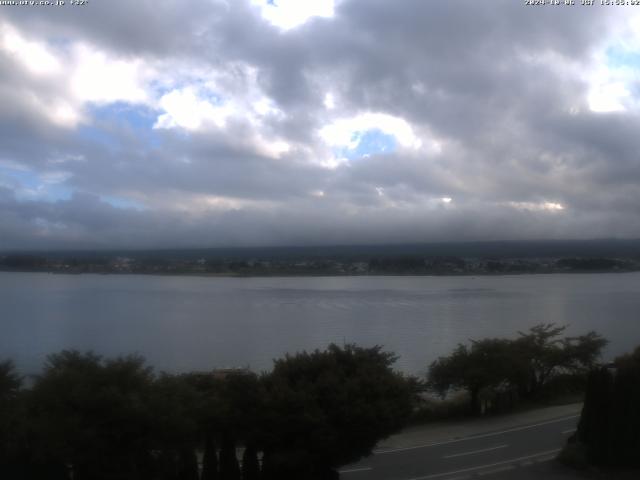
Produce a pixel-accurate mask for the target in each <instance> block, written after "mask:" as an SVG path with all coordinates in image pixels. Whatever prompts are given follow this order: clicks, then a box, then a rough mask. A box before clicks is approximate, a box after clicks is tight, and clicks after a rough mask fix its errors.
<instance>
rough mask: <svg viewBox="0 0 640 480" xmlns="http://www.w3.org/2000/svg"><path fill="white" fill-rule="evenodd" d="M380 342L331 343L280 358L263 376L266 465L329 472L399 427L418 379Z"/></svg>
mask: <svg viewBox="0 0 640 480" xmlns="http://www.w3.org/2000/svg"><path fill="white" fill-rule="evenodd" d="M394 361H395V356H394V355H392V354H390V353H387V352H383V351H382V349H381V348H380V347H374V348H359V347H356V346H354V345H345V346H344V347H339V346H337V345H330V346H329V348H328V349H327V350H325V351H318V350H316V351H314V352H312V353H306V352H303V353H298V354H296V355H294V356H291V355H287V356H285V358H283V359H280V360H276V361H275V365H274V369H273V371H272V373H271V374H269V375H267V376H265V377H264V383H265V389H266V397H267V402H268V403H267V409H266V412H265V417H264V421H263V429H264V432H265V438H264V439H263V445H264V448H265V450H266V451H267V453H266V454H265V459H264V462H265V463H266V467H267V466H268V467H267V469H271V470H272V471H271V472H269V473H268V474H269V475H272V474H273V471H275V472H277V475H278V476H277V477H276V478H279V479H280V478H309V479H312V478H324V477H326V476H327V475H328V472H331V471H332V470H333V469H335V468H337V467H339V466H341V465H344V464H347V463H350V462H353V461H355V460H357V459H359V458H361V457H363V456H365V455H368V454H370V453H371V451H372V449H373V447H374V446H375V445H376V443H377V442H378V441H379V440H380V439H382V438H384V437H386V436H388V435H390V434H392V433H394V432H395V431H397V430H399V429H400V428H402V426H403V425H404V423H405V421H406V420H407V418H408V416H409V414H410V413H411V411H412V405H413V403H412V401H413V394H414V392H413V390H412V388H413V384H412V383H411V382H409V381H408V380H407V379H406V378H405V377H403V376H402V375H400V374H398V373H396V372H394V371H393V370H392V368H391V365H392V364H393V362H394Z"/></svg>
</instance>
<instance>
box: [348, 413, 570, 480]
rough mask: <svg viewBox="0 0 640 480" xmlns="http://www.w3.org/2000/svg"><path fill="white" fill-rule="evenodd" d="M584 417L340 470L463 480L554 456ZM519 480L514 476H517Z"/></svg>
mask: <svg viewBox="0 0 640 480" xmlns="http://www.w3.org/2000/svg"><path fill="white" fill-rule="evenodd" d="M578 419H579V415H571V416H566V417H562V418H557V419H553V420H547V421H543V422H539V423H535V424H532V425H523V426H518V427H513V428H508V429H505V430H502V431H496V432H490V433H483V434H479V435H473V436H469V437H465V438H459V439H455V440H449V441H445V442H439V443H431V444H425V445H416V446H412V447H405V448H397V449H389V450H384V451H377V452H375V453H374V454H373V455H372V456H370V457H368V458H366V459H364V460H362V461H360V462H358V463H356V464H353V465H349V466H347V467H344V468H343V469H342V470H340V474H341V475H340V478H341V479H343V480H431V479H434V480H436V479H437V480H462V479H465V478H470V477H475V478H477V477H485V476H487V477H490V476H491V474H496V473H499V472H504V471H507V470H512V469H517V468H520V467H524V466H529V465H532V464H535V463H538V462H544V461H548V460H550V459H552V458H554V457H555V456H556V455H557V454H558V452H559V451H560V449H561V448H562V447H563V445H564V444H565V443H566V441H567V438H568V437H569V436H570V435H571V434H572V433H573V432H574V431H575V428H576V424H577V422H578ZM514 478H515V477H514Z"/></svg>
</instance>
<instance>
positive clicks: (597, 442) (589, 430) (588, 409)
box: [578, 347, 640, 467]
mask: <svg viewBox="0 0 640 480" xmlns="http://www.w3.org/2000/svg"><path fill="white" fill-rule="evenodd" d="M638 405H640V347H638V348H636V350H635V351H634V352H633V353H632V354H630V355H624V356H622V357H619V358H618V359H616V361H615V364H614V366H613V368H600V369H597V370H594V371H593V372H591V374H590V375H589V381H588V384H587V393H586V396H585V403H584V408H583V411H582V415H581V417H580V424H579V425H578V440H579V441H580V442H581V444H583V445H584V446H585V447H586V453H587V458H588V460H589V461H590V462H591V463H593V464H596V465H610V466H626V467H638V466H640V456H639V455H638V454H639V453H640V434H639V433H638V432H640V411H639V409H638Z"/></svg>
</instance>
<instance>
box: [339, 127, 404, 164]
mask: <svg viewBox="0 0 640 480" xmlns="http://www.w3.org/2000/svg"><path fill="white" fill-rule="evenodd" d="M351 141H352V142H354V143H356V146H355V147H354V148H348V147H344V148H340V149H337V151H336V152H335V153H336V156H339V157H342V158H348V159H349V160H354V159H358V158H363V157H368V156H371V155H385V154H389V153H393V152H394V151H395V150H396V149H397V148H398V142H397V140H396V138H395V137H394V136H393V135H389V134H388V133H384V132H383V131H382V130H378V129H372V130H366V131H363V132H355V133H354V134H353V135H352V136H351Z"/></svg>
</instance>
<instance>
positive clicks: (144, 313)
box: [0, 273, 640, 373]
mask: <svg viewBox="0 0 640 480" xmlns="http://www.w3.org/2000/svg"><path fill="white" fill-rule="evenodd" d="M540 322H556V323H558V324H569V325H570V327H569V330H568V332H569V333H570V334H581V333H585V332H587V331H588V330H596V331H598V332H600V333H601V334H603V335H604V336H605V337H607V338H608V339H609V340H610V341H611V344H610V346H609V347H608V349H607V352H606V353H607V356H608V357H610V356H613V355H617V354H619V353H622V352H625V351H628V350H630V349H632V348H633V347H634V346H636V345H638V344H640V273H627V274H584V275H583V274H580V275H578V274H576V275H561V274H556V275H519V276H491V277H338V278H329V277H312V278H199V277H159V276H136V275H51V274H32V273H0V358H3V357H10V358H13V359H14V361H15V362H16V363H17V365H18V367H19V369H20V370H21V371H22V372H23V373H31V372H37V371H38V370H39V369H40V366H41V365H42V362H43V361H44V359H45V357H46V355H47V354H49V353H52V352H56V351H59V350H61V349H64V348H77V349H81V350H87V349H91V350H94V351H96V352H98V353H101V354H104V355H108V356H112V355H117V354H127V353H132V352H137V353H140V354H142V355H144V356H145V357H146V358H147V359H148V361H149V363H150V364H152V365H154V366H155V367H156V368H157V369H158V370H168V371H174V372H175V371H185V370H194V369H195V370H204V369H210V368H214V367H230V366H249V367H250V368H252V369H254V370H256V371H260V370H267V369H269V368H270V367H271V363H272V359H273V358H276V357H279V356H281V355H283V354H284V353H286V352H295V351H299V350H310V349H314V348H323V347H325V346H326V345H327V344H329V343H330V342H335V343H339V344H342V343H343V342H355V343H357V344H358V345H361V346H373V345H376V344H381V345H384V347H385V348H386V349H387V350H391V351H394V352H396V353H397V354H398V355H400V359H399V361H398V362H397V364H396V367H397V368H398V369H401V370H403V371H405V372H408V373H422V372H424V371H425V370H426V367H427V366H428V364H429V363H430V362H431V361H432V360H434V359H435V358H436V357H437V356H439V355H443V354H446V353H448V352H449V351H450V350H451V348H452V347H454V346H455V345H456V344H457V343H458V342H465V341H467V340H468V339H472V338H473V339H479V338H484V337H487V336H514V335H515V334H516V332H517V331H518V330H524V329H527V328H529V327H530V326H532V325H535V324H537V323H540Z"/></svg>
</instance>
